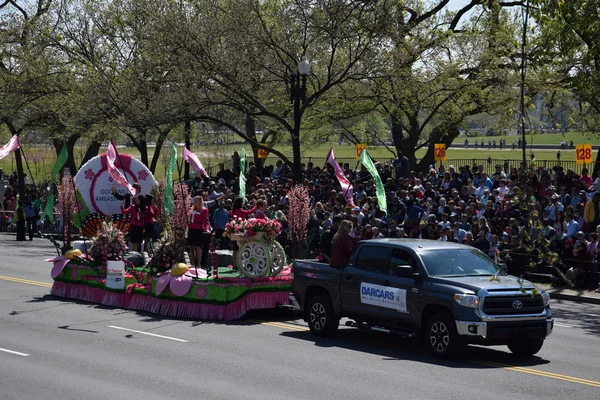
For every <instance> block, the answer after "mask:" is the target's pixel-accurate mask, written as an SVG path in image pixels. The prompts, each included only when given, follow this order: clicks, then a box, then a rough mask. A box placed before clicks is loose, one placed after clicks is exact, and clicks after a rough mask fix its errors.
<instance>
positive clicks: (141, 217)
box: [121, 196, 146, 251]
mask: <svg viewBox="0 0 600 400" xmlns="http://www.w3.org/2000/svg"><path fill="white" fill-rule="evenodd" d="M125 202H126V200H123V201H122V202H121V212H122V213H123V214H131V222H130V224H129V243H130V246H129V247H130V250H131V251H140V247H141V244H142V242H143V241H144V224H145V222H146V206H145V202H146V199H145V198H144V197H142V196H137V197H135V199H134V203H133V204H131V205H130V206H129V207H127V208H125Z"/></svg>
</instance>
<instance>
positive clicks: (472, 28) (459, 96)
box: [370, 1, 517, 170]
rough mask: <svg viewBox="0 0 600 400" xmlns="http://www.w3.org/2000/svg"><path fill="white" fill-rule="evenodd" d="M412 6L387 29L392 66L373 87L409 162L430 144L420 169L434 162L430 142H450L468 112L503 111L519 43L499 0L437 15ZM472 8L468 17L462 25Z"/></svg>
mask: <svg viewBox="0 0 600 400" xmlns="http://www.w3.org/2000/svg"><path fill="white" fill-rule="evenodd" d="M415 3H416V5H417V8H416V9H415V10H414V11H412V12H408V15H409V16H405V17H404V18H398V19H397V21H399V22H398V27H397V29H392V30H390V42H391V43H393V46H390V49H389V51H388V52H387V53H386V55H385V56H386V58H387V60H388V62H387V63H386V64H387V65H388V66H389V69H388V71H387V73H386V74H385V75H384V76H383V77H381V78H378V79H374V80H373V81H372V83H371V84H370V90H371V91H372V92H373V93H374V94H375V95H377V96H378V97H379V98H380V99H381V100H380V101H381V102H380V109H381V111H382V112H383V113H385V114H386V115H389V116H390V120H391V131H392V138H393V141H394V146H395V148H396V150H397V151H398V152H402V153H403V154H404V155H406V156H407V157H409V158H413V159H414V158H415V152H416V151H417V150H418V149H419V148H421V147H423V146H426V147H427V153H426V154H425V156H424V157H423V158H422V160H421V162H420V165H419V167H418V169H421V170H422V169H424V168H426V167H427V166H428V165H431V164H433V160H434V157H433V148H434V144H435V143H444V144H446V146H447V147H449V146H450V145H451V144H452V142H453V140H454V139H455V138H456V137H457V136H458V134H459V130H458V127H459V126H460V125H461V124H462V123H463V121H464V120H465V118H466V117H467V116H471V115H476V114H479V113H484V112H485V113H495V112H502V111H504V110H506V108H507V107H508V106H509V105H510V104H511V103H512V102H514V101H515V98H516V95H517V93H516V92H515V91H514V90H513V89H512V87H514V85H515V84H516V81H515V73H514V72H515V70H516V69H517V64H516V62H515V58H516V55H515V54H517V42H516V41H515V37H514V28H515V21H514V16H513V15H511V14H510V13H508V12H506V11H503V10H502V8H501V6H502V5H506V4H503V3H501V2H493V1H490V2H485V6H484V2H478V1H472V2H471V3H469V4H468V5H466V6H465V7H464V8H463V9H461V10H459V11H457V12H456V13H447V14H445V15H441V16H439V18H431V17H429V18H426V17H425V16H426V15H427V14H428V13H429V14H431V13H438V12H440V10H439V9H437V8H435V7H434V8H432V9H431V10H428V11H424V6H423V4H422V3H421V2H415ZM477 5H479V7H478V10H476V11H477V12H475V9H474V7H475V6H477ZM472 9H473V12H474V14H473V15H472V16H471V18H470V19H469V20H467V21H464V22H461V21H462V20H461V18H463V17H464V15H465V14H466V12H467V11H469V10H472ZM401 15H403V14H401ZM411 21H412V22H411ZM422 139H424V141H423V143H422V144H419V141H420V140H422Z"/></svg>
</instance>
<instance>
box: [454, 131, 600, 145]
mask: <svg viewBox="0 0 600 400" xmlns="http://www.w3.org/2000/svg"><path fill="white" fill-rule="evenodd" d="M503 137H504V138H506V143H507V144H508V145H510V144H512V142H513V140H519V136H516V135H509V136H503ZM465 139H467V137H466V136H464V135H460V136H459V137H457V138H456V139H455V140H454V141H453V142H452V143H453V144H464V142H465ZM468 139H469V145H472V144H473V143H475V140H477V141H478V142H479V143H481V139H483V140H484V142H485V143H487V141H488V139H491V140H494V139H496V142H498V141H499V140H500V139H501V137H500V136H489V137H488V136H485V137H471V138H468ZM526 139H527V143H531V142H532V141H533V144H534V145H535V144H556V145H560V142H562V141H563V140H566V141H567V143H568V142H570V141H571V140H572V141H573V143H574V144H588V143H590V144H598V143H599V142H600V139H599V138H598V136H594V135H593V134H591V133H589V132H567V133H565V134H564V136H563V135H562V134H560V133H546V134H544V135H542V134H537V135H533V136H532V135H527V136H526Z"/></svg>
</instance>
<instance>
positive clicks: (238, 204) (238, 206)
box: [231, 197, 256, 269]
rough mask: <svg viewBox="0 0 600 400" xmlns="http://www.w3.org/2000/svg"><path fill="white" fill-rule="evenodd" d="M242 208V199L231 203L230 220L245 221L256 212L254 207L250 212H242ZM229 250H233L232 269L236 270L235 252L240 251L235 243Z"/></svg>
mask: <svg viewBox="0 0 600 400" xmlns="http://www.w3.org/2000/svg"><path fill="white" fill-rule="evenodd" d="M243 206H244V199H242V198H241V197H237V198H236V199H235V200H234V201H233V211H232V212H231V218H232V220H236V219H238V218H239V219H246V217H248V215H250V214H252V213H253V212H255V211H256V206H254V207H252V208H251V209H250V210H244V209H243V208H242V207H243ZM231 248H232V249H233V264H232V266H231V267H232V268H233V269H237V252H238V250H239V249H240V247H239V246H238V244H237V242H233V244H232V246H231Z"/></svg>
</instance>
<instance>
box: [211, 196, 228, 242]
mask: <svg viewBox="0 0 600 400" xmlns="http://www.w3.org/2000/svg"><path fill="white" fill-rule="evenodd" d="M213 220H214V221H215V235H216V242H217V247H219V248H221V249H229V239H228V238H225V237H223V233H224V232H225V225H227V224H228V223H229V213H228V212H227V209H226V208H225V201H221V202H219V208H217V209H216V210H215V212H214V213H213Z"/></svg>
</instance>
